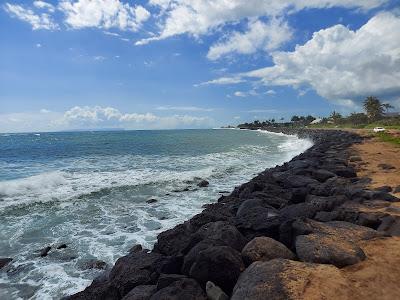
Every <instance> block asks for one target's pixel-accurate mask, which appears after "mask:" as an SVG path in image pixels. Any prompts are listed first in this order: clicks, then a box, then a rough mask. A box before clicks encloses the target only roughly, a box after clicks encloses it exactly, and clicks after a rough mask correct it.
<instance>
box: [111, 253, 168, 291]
mask: <svg viewBox="0 0 400 300" xmlns="http://www.w3.org/2000/svg"><path fill="white" fill-rule="evenodd" d="M164 261H165V257H163V256H162V255H160V254H158V253H154V252H151V253H147V252H145V251H142V252H136V253H130V254H128V255H127V256H123V257H121V258H119V259H118V260H117V262H116V263H115V265H114V267H113V268H112V269H111V272H110V282H111V284H112V286H113V287H115V288H116V289H117V290H118V291H119V293H120V295H121V296H125V295H126V294H127V293H128V292H129V291H130V290H132V289H133V288H135V287H136V286H138V285H153V284H155V282H156V280H157V278H158V275H159V271H160V268H161V267H162V263H163V262H164Z"/></svg>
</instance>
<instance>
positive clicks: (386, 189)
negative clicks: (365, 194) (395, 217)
mask: <svg viewBox="0 0 400 300" xmlns="http://www.w3.org/2000/svg"><path fill="white" fill-rule="evenodd" d="M375 191H378V192H384V193H390V192H391V191H393V189H392V187H391V186H388V185H384V186H380V187H377V188H375Z"/></svg>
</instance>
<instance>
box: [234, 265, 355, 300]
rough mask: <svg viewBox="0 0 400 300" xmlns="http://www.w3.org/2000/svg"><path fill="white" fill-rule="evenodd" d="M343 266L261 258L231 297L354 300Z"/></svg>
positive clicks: (241, 298) (243, 274) (245, 299)
mask: <svg viewBox="0 0 400 300" xmlns="http://www.w3.org/2000/svg"><path fill="white" fill-rule="evenodd" d="M347 284H348V283H347V282H346V280H345V279H344V277H343V276H342V275H341V273H340V271H339V269H337V268H336V267H334V266H329V265H317V264H309V263H303V262H296V261H292V260H286V259H273V260H270V261H267V262H261V261H257V262H254V263H253V264H251V265H250V266H249V267H248V268H247V269H246V270H245V271H244V272H243V273H242V274H241V275H240V277H239V280H238V282H237V283H236V285H235V288H234V289H233V293H232V298H231V300H265V299H274V300H295V299H296V300H297V299H341V300H346V299H350V298H349V295H348V294H347V292H346V286H347Z"/></svg>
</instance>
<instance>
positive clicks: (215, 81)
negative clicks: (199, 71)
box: [194, 76, 245, 87]
mask: <svg viewBox="0 0 400 300" xmlns="http://www.w3.org/2000/svg"><path fill="white" fill-rule="evenodd" d="M244 81H245V80H244V79H242V78H240V77H239V76H237V77H221V78H217V79H213V80H210V81H206V82H202V83H198V84H195V85H194V86H195V87H198V86H202V85H212V84H217V85H228V84H237V83H241V82H244Z"/></svg>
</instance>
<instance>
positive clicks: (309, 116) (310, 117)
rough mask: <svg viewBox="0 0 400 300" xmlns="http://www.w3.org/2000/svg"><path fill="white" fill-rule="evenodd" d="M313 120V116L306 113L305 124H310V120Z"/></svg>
mask: <svg viewBox="0 0 400 300" xmlns="http://www.w3.org/2000/svg"><path fill="white" fill-rule="evenodd" d="M314 120H315V118H314V117H313V116H311V115H308V116H307V117H306V123H307V124H310V123H311V122H312V121H314Z"/></svg>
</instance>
